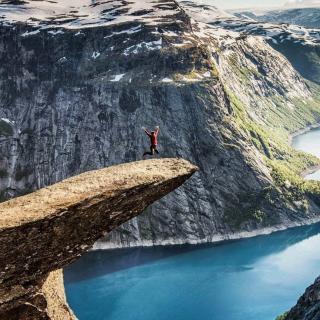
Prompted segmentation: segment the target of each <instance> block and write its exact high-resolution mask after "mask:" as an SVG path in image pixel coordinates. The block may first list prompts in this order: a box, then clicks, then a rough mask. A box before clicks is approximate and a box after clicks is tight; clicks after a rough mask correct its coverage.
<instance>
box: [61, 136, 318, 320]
mask: <svg viewBox="0 0 320 320" xmlns="http://www.w3.org/2000/svg"><path fill="white" fill-rule="evenodd" d="M315 132H317V134H319V136H320V130H317V131H312V132H309V133H308V134H310V135H309V137H310V138H308V134H305V135H302V136H299V137H297V138H296V139H295V140H294V145H295V147H296V148H298V149H303V150H305V151H309V152H313V153H315V152H317V150H319V148H320V139H319V138H318V139H317V140H316V139H315V137H314V134H315ZM308 139H309V140H308ZM316 141H317V142H318V143H316ZM301 146H302V147H301ZM306 146H309V147H308V148H307V147H306ZM319 247H320V224H315V225H312V226H306V227H300V228H295V229H291V230H287V231H283V232H277V233H274V234H272V235H268V236H259V237H256V238H251V239H245V240H239V241H233V242H226V243H220V244H216V245H197V246H173V247H157V248H136V249H124V250H111V251H97V252H90V253H88V254H87V255H85V256H84V257H82V258H81V259H80V260H79V261H77V262H76V263H74V264H73V265H71V266H69V267H68V268H67V269H66V270H65V282H66V293H67V299H68V302H69V304H70V306H71V307H72V309H73V310H74V311H75V313H76V315H77V316H78V317H79V319H80V320H111V319H112V320H198V319H199V320H273V319H274V318H275V317H276V316H277V315H279V314H281V313H283V312H284V311H286V310H288V309H289V308H290V307H292V306H293V305H294V304H295V302H296V300H297V298H298V297H299V296H300V295H301V294H302V293H303V291H304V289H305V288H306V287H307V286H308V285H310V284H311V283H312V282H313V281H314V279H315V278H316V277H317V276H318V275H319V274H320V253H319Z"/></svg>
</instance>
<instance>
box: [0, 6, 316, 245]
mask: <svg viewBox="0 0 320 320" xmlns="http://www.w3.org/2000/svg"><path fill="white" fill-rule="evenodd" d="M14 3H16V2H14ZM14 3H13V2H10V3H9V4H8V3H7V4H5V5H0V10H2V20H3V21H2V25H1V28H0V34H1V37H0V48H1V49H0V59H1V61H2V62H3V63H2V65H1V66H0V88H1V90H0V103H1V108H0V118H1V119H2V120H1V121H0V133H1V138H0V139H1V140H0V142H1V143H0V152H1V161H0V185H1V190H2V194H1V195H2V198H3V199H6V198H8V197H12V196H16V195H19V194H22V193H25V192H29V191H31V190H34V189H37V188H40V187H43V186H45V185H49V184H52V183H54V182H56V181H60V180H62V179H64V178H66V177H68V176H72V175H75V174H78V173H80V172H83V171H87V170H90V169H96V168H101V167H105V166H108V165H112V164H116V163H121V162H125V161H133V160H136V159H141V156H142V153H143V151H144V150H145V149H147V148H148V141H147V138H146V137H145V136H144V133H143V132H142V131H141V129H140V127H141V126H142V125H144V126H146V127H149V128H152V127H153V126H155V125H160V128H161V131H160V154H161V156H163V157H164V156H168V157H183V158H186V159H188V160H190V161H192V162H193V163H196V164H197V165H198V166H199V168H200V172H199V173H198V174H196V175H195V177H194V178H193V179H191V180H190V182H188V183H187V184H186V185H185V186H183V187H182V188H181V189H179V190H178V191H177V192H175V193H173V194H170V195H169V196H168V197H166V198H165V199H164V200H161V201H160V202H159V203H157V204H155V205H154V206H152V207H151V208H150V209H148V211H149V214H148V215H142V216H140V217H138V218H137V219H135V220H132V221H130V222H129V223H128V224H127V225H124V226H123V227H122V228H120V229H119V230H118V231H116V232H114V233H113V234H112V236H111V238H110V239H109V243H107V244H105V243H103V244H102V246H108V247H110V246H130V245H140V244H146V245H150V244H160V243H161V244H163V243H184V242H192V243H193V242H204V241H214V240H219V239H227V238H237V237H242V236H247V235H252V234H255V233H261V232H270V231H272V230H277V229H281V228H284V227H287V226H293V225H298V224H303V223H307V222H311V221H316V220H319V216H318V206H317V204H319V198H318V195H319V192H318V189H317V188H318V185H314V184H311V183H310V184H311V185H309V184H308V185H305V184H304V183H303V182H301V180H300V178H299V177H298V173H299V171H302V170H304V169H306V167H307V166H309V165H314V164H317V163H318V162H317V160H316V159H315V158H313V157H309V156H306V155H304V154H301V153H298V152H295V151H293V150H292V149H290V148H289V147H288V146H287V145H286V142H287V140H286V139H288V133H289V132H292V131H294V130H297V129H300V128H302V127H304V126H305V125H307V124H311V123H314V122H316V121H319V119H320V108H319V103H318V100H317V97H316V96H315V93H314V87H313V86H310V85H307V84H306V83H305V81H304V79H303V78H302V77H301V76H300V75H299V74H298V73H297V72H296V71H295V69H294V68H293V67H292V65H291V64H290V63H289V62H288V60H287V59H286V58H285V57H284V56H283V55H281V54H280V53H279V52H278V51H276V50H274V49H272V48H271V47H270V45H269V44H268V43H267V42H266V41H265V40H264V39H262V38H261V37H259V36H255V35H246V34H243V32H239V31H237V30H228V29H227V28H225V27H224V26H219V25H213V24H208V23H204V22H201V21H199V20H200V16H201V14H200V13H201V12H200V13H199V8H198V9H197V7H196V6H195V5H192V6H191V5H190V3H184V4H182V5H179V4H178V3H177V2H175V1H171V0H167V1H151V0H144V1H140V0H139V1H138V0H136V1H131V2H130V3H128V2H124V1H113V2H106V3H98V2H97V3H91V2H90V3H89V2H87V1H84V0H83V1H81V2H79V1H76V2H75V4H78V7H77V8H75V9H74V8H71V7H70V8H69V7H67V6H65V5H63V6H61V8H60V7H59V8H60V9H59V10H57V9H56V7H57V5H58V4H60V5H61V4H62V2H59V1H58V2H57V3H56V4H51V2H46V1H43V2H41V7H38V6H37V7H36V8H34V7H33V8H32V5H33V3H34V2H28V1H23V3H22V4H19V3H18V4H14ZM79 3H80V4H82V5H83V6H84V9H83V10H84V11H83V12H82V6H81V5H79ZM75 4H72V6H75ZM51 5H53V6H54V8H55V9H52V8H53V7H52V8H51ZM44 7H45V9H44ZM50 8H51V9H50ZM13 9H14V12H19V11H21V12H22V13H24V14H20V15H18V16H17V15H14V16H12V15H11V13H12V11H13ZM17 9H19V10H17ZM49 9H50V10H51V11H50V10H49ZM202 9H203V7H202ZM202 9H201V10H202ZM204 9H205V10H208V8H207V7H206V8H204ZM53 10H57V11H56V13H55V14H54V15H53V16H52V12H53ZM72 11H77V12H72ZM195 11H196V12H197V17H196V16H194V15H193V14H194V12H195ZM48 12H49V13H50V14H49V13H48ZM88 12H90V14H89V15H88ZM216 16H217V11H216V10H215V17H216ZM207 18H208V14H207V15H206V19H207ZM279 137H280V138H279ZM288 172H289V174H288ZM159 212H161V215H160V214H159ZM97 246H99V245H97Z"/></svg>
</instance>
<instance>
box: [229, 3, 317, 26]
mask: <svg viewBox="0 0 320 320" xmlns="http://www.w3.org/2000/svg"><path fill="white" fill-rule="evenodd" d="M233 14H234V15H235V16H237V17H239V18H244V19H248V18H250V19H253V20H255V21H260V22H270V23H277V24H281V23H288V24H294V25H299V26H302V27H305V28H309V29H319V28H320V8H317V7H313V8H290V9H283V10H268V11H264V12H259V13H257V12H256V11H254V10H251V11H250V10H249V11H247V10H246V11H240V12H233Z"/></svg>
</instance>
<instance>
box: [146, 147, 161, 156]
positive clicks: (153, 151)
mask: <svg viewBox="0 0 320 320" xmlns="http://www.w3.org/2000/svg"><path fill="white" fill-rule="evenodd" d="M154 153H156V154H159V151H158V150H157V146H154V145H152V146H150V152H145V153H144V154H143V156H146V155H149V156H153V155H154Z"/></svg>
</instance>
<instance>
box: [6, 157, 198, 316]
mask: <svg viewBox="0 0 320 320" xmlns="http://www.w3.org/2000/svg"><path fill="white" fill-rule="evenodd" d="M195 171H197V167H196V166H194V165H192V164H190V163H189V162H187V161H184V160H181V159H158V160H148V161H140V162H132V163H130V164H122V165H118V166H113V167H109V168H106V169H101V170H96V171H91V172H87V173H84V174H81V175H79V176H76V177H73V178H69V179H67V180H64V181H62V182H60V183H58V184H55V185H52V186H50V187H47V188H44V189H40V190H39V191H36V192H34V193H31V194H29V195H27V196H23V197H19V198H16V199H13V200H10V201H7V202H4V203H2V204H1V205H0V319H12V320H13V319H19V320H27V319H32V320H37V319H54V320H57V319H73V315H72V312H71V311H70V310H69V308H68V306H67V304H66V301H65V296H64V289H63V277H62V273H61V271H60V270H59V269H60V268H63V267H64V266H66V265H68V264H70V263H71V262H73V261H74V260H76V259H78V258H79V257H80V256H81V255H82V254H83V253H84V252H86V251H87V250H88V249H90V248H91V247H92V245H93V244H94V243H95V242H96V241H97V240H98V239H99V238H101V237H102V236H104V235H106V234H107V233H109V232H110V231H111V230H113V229H115V228H116V227H118V226H120V225H121V224H122V223H124V222H126V221H128V220H130V219H132V218H133V217H135V216H137V215H138V214H140V213H141V212H142V211H143V210H144V209H145V208H146V207H147V206H148V205H150V204H151V203H153V202H154V201H156V200H158V199H160V198H162V197H163V196H165V195H166V194H168V193H169V192H171V191H173V190H174V189H176V188H177V187H179V186H180V185H181V184H182V183H183V182H185V180H187V179H188V178H189V177H190V176H191V175H192V174H193V173H194V172H195Z"/></svg>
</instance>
